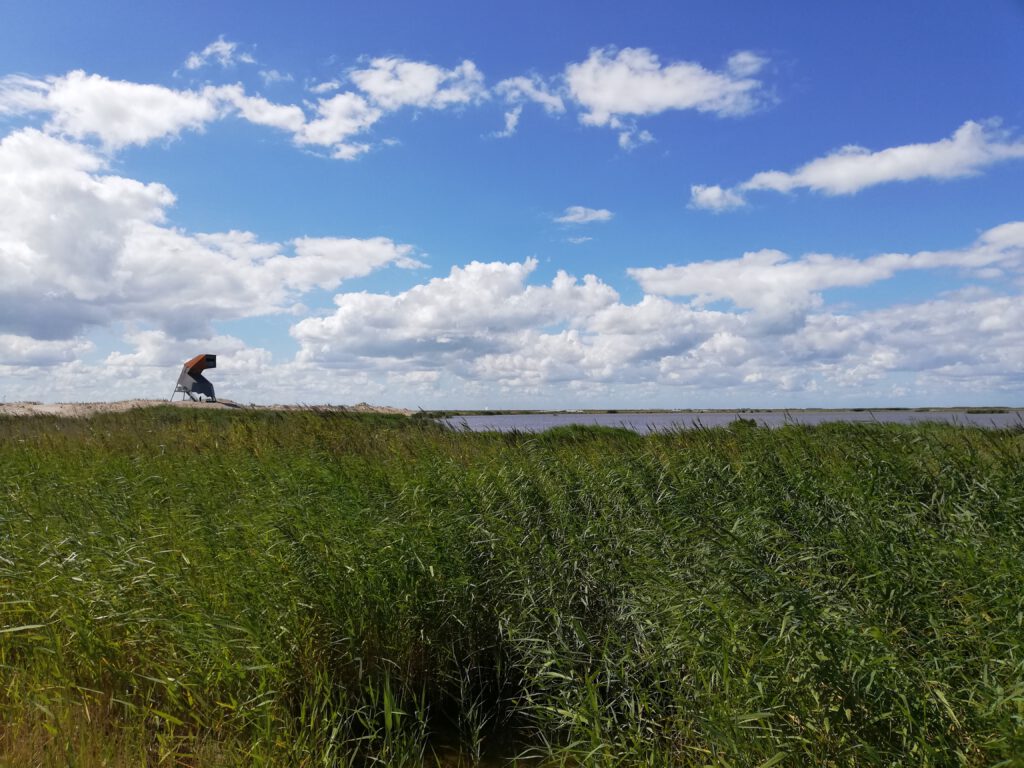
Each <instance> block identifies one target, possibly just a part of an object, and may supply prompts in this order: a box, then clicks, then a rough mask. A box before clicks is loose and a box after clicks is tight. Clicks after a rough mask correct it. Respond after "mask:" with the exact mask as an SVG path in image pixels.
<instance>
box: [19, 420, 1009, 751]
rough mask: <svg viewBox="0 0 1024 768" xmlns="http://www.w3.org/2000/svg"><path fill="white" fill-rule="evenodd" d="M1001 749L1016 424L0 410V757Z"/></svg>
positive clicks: (1005, 741)
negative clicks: (601, 424) (478, 429)
mask: <svg viewBox="0 0 1024 768" xmlns="http://www.w3.org/2000/svg"><path fill="white" fill-rule="evenodd" d="M1021 755H1024V433H1022V432H1021V431H1020V430H1016V431H1012V430H1007V431H995V430H980V429H972V428H964V427H950V426H939V425H918V426H895V425H893V426H884V425H877V424H867V425H864V424H858V425H854V424H834V425H825V426H819V427H814V428H811V427H801V426H796V425H791V426H786V427H784V428H781V429H774V430H769V429H759V428H756V427H753V426H751V425H749V424H743V423H739V424H737V425H735V426H734V427H732V428H729V429H713V430H709V429H699V430H690V431H679V432H674V433H669V434H654V435H645V436H640V435H636V434H633V433H631V432H625V431H622V430H613V429H595V428H582V427H572V428H563V429H555V430H551V431H550V432H547V433H543V434H539V435H532V434H468V433H457V432H452V431H447V430H444V429H441V428H440V427H438V426H436V425H435V424H434V423H433V422H430V421H429V420H426V419H415V418H413V419H407V418H404V417H385V416H356V415H351V414H336V413H326V412H317V411H306V412H288V413H274V412H259V413H257V412H223V411H216V412H215V411H211V412H196V411H181V410H178V409H171V408H154V409H148V410H140V411H134V412H131V413H126V414H117V415H105V416H96V417H93V418H91V419H84V420H61V419H55V418H49V417H31V418H17V419H15V418H8V419H2V420H0V764H11V765H54V766H57V765H82V766H93V765H115V766H117V765H124V766H128V765H147V764H148V765H217V766H220V765H239V766H241V765H268V766H270V765H281V766H284V765H288V766H291V765H298V766H347V765H370V764H378V765H417V766H418V765H472V764H484V765H498V764H507V763H511V762H513V761H516V762H518V763H519V764H523V765H527V764H529V765H600V766H620V765H621V766H626V765H648V766H689V765H693V766H698V765H721V766H756V765H762V766H770V765H833V766H847V765H849V766H856V765H907V764H914V765H972V766H973V765H979V766H980V765H997V764H1001V765H1017V764H1020V763H1019V762H1015V761H1020V760H1021Z"/></svg>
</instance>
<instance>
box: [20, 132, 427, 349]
mask: <svg viewBox="0 0 1024 768" xmlns="http://www.w3.org/2000/svg"><path fill="white" fill-rule="evenodd" d="M173 202H174V195H173V194H172V193H171V191H170V190H169V189H168V188H167V187H165V186H164V185H162V184H144V183H141V182H139V181H136V180H133V179H128V178H124V177H121V176H117V175H114V174H110V173H108V172H107V166H106V161H105V160H104V159H103V158H101V157H100V156H99V155H97V154H96V153H95V152H93V151H91V150H89V149H88V148H86V147H84V146H82V145H80V144H75V143H72V142H69V141H67V140H63V139H59V138H56V137H53V136H48V135H46V134H44V133H41V132H39V131H37V130H34V129H23V130H19V131H16V132H14V133H12V134H10V135H8V136H6V137H5V138H4V139H3V140H2V141H0V274H3V276H4V280H3V282H2V284H0V332H4V333H9V334H13V335H17V336H31V337H33V338H36V339H42V340H52V339H69V338H73V337H75V336H78V335H80V334H81V332H82V331H83V329H84V328H86V327H89V326H110V325H112V324H113V323H116V322H121V321H143V322H147V323H150V324H152V325H155V326H157V327H158V328H161V329H163V330H165V331H167V332H168V333H171V334H172V335H176V336H182V335H195V334H198V333H204V332H206V330H207V329H208V326H209V323H210V322H213V321H216V320H224V319H231V318H240V317H251V316H256V315H265V314H273V313H279V312H283V311H286V310H287V309H288V308H289V307H291V305H292V304H293V303H294V302H295V301H296V299H297V298H298V297H300V296H301V295H302V294H303V293H305V292H307V291H309V290H311V289H312V288H313V287H314V286H318V287H321V288H328V289H330V288H334V287H336V286H337V285H338V284H339V282H340V281H342V280H346V279H350V278H353V277H359V276H362V275H365V274H368V273H369V272H371V271H373V270H375V269H380V268H383V267H385V266H390V265H395V266H399V267H404V268H411V267H415V266H418V265H419V263H418V262H417V261H416V260H415V259H414V258H413V249H412V248H411V247H410V246H407V245H400V244H396V243H394V242H392V241H391V240H388V239H386V238H371V239H368V240H357V239H343V238H308V237H307V238H299V239H297V240H295V241H294V242H293V243H291V247H290V248H286V247H283V246H281V245H279V244H276V243H264V242H261V241H259V240H258V238H256V236H255V235H253V234H251V233H246V232H227V233H214V234H208V235H190V234H188V233H186V232H183V231H181V230H179V229H173V228H170V227H168V226H166V225H165V224H164V218H165V213H164V212H165V209H166V208H167V207H168V206H169V205H171V204H172V203H173ZM289 251H292V253H289Z"/></svg>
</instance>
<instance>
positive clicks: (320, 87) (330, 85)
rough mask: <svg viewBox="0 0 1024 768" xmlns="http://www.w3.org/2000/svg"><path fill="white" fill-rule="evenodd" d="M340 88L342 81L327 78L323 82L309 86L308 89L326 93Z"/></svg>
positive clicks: (311, 91)
mask: <svg viewBox="0 0 1024 768" xmlns="http://www.w3.org/2000/svg"><path fill="white" fill-rule="evenodd" d="M339 88H341V83H340V82H338V81H337V80H325V81H324V82H322V83H317V84H316V85H311V86H309V88H308V89H307V90H308V91H309V92H310V93H316V94H324V93H330V92H331V91H336V90H338V89H339Z"/></svg>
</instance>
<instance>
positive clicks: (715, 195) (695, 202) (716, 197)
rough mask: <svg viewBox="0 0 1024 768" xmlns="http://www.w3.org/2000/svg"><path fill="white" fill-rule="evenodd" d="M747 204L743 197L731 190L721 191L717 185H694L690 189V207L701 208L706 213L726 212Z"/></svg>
mask: <svg viewBox="0 0 1024 768" xmlns="http://www.w3.org/2000/svg"><path fill="white" fill-rule="evenodd" d="M746 204H747V201H746V200H744V199H743V195H741V194H740V193H738V192H735V191H733V190H731V189H722V188H721V187H720V186H718V185H717V184H715V185H713V186H704V185H702V184H694V185H693V186H691V187H690V207H691V208H703V209H705V210H708V211H715V212H716V213H719V212H721V211H728V210H731V209H733V208H740V207H742V206H744V205H746Z"/></svg>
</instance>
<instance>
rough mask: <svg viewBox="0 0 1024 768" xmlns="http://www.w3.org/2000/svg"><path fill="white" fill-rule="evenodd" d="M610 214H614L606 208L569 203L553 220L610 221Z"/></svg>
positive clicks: (574, 221)
mask: <svg viewBox="0 0 1024 768" xmlns="http://www.w3.org/2000/svg"><path fill="white" fill-rule="evenodd" d="M612 216H614V214H613V213H612V212H611V211H609V210H608V209H607V208H586V207H584V206H582V205H570V206H569V207H568V208H566V209H565V212H564V213H563V214H562V215H561V216H559V217H558V218H556V219H555V221H557V222H558V223H559V224H589V223H591V222H594V221H611V219H612Z"/></svg>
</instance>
